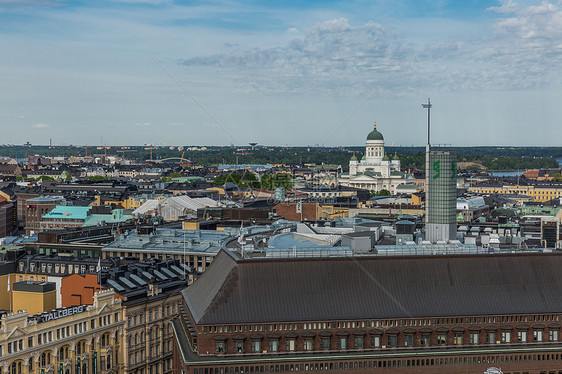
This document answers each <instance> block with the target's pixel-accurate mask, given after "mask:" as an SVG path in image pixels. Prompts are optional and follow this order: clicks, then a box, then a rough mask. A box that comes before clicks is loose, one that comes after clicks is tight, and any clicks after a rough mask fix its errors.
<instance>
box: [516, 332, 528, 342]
mask: <svg viewBox="0 0 562 374" xmlns="http://www.w3.org/2000/svg"><path fill="white" fill-rule="evenodd" d="M517 341H518V342H520V343H525V342H526V341H527V331H517Z"/></svg>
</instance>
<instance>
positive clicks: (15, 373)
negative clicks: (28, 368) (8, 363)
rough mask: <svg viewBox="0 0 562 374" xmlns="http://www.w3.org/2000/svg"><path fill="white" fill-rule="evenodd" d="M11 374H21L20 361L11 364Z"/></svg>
mask: <svg viewBox="0 0 562 374" xmlns="http://www.w3.org/2000/svg"><path fill="white" fill-rule="evenodd" d="M11 374H21V361H17V362H16V361H14V362H12V367H11Z"/></svg>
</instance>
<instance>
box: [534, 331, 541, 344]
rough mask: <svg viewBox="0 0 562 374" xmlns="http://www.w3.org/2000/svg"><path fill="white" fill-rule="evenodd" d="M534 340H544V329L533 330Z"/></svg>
mask: <svg viewBox="0 0 562 374" xmlns="http://www.w3.org/2000/svg"><path fill="white" fill-rule="evenodd" d="M533 341H535V342H542V330H535V331H533Z"/></svg>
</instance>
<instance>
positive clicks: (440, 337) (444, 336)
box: [437, 334, 447, 345]
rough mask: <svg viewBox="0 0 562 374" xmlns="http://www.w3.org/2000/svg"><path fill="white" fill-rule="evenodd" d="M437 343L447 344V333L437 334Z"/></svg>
mask: <svg viewBox="0 0 562 374" xmlns="http://www.w3.org/2000/svg"><path fill="white" fill-rule="evenodd" d="M437 344H439V345H445V344H447V334H437Z"/></svg>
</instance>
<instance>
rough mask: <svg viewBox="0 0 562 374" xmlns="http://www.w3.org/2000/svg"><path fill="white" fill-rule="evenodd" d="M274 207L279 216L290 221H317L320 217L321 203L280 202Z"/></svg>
mask: <svg viewBox="0 0 562 374" xmlns="http://www.w3.org/2000/svg"><path fill="white" fill-rule="evenodd" d="M273 209H274V210H275V213H277V215H278V216H279V217H281V218H284V219H286V220H288V221H304V220H307V221H316V220H318V219H319V217H320V204H318V203H304V202H291V203H279V204H277V205H275V207H273Z"/></svg>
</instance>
